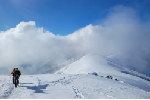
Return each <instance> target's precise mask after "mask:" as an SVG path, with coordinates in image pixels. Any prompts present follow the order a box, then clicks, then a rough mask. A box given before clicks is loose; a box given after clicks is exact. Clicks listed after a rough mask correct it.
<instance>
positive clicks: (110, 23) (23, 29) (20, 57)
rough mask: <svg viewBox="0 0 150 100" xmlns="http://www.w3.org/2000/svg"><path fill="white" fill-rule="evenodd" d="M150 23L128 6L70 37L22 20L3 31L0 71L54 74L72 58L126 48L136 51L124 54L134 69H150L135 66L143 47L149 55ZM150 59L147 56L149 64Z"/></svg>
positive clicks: (1, 35)
mask: <svg viewBox="0 0 150 100" xmlns="http://www.w3.org/2000/svg"><path fill="white" fill-rule="evenodd" d="M148 25H149V26H150V24H147V22H146V24H143V23H142V24H141V21H140V19H139V17H138V13H137V11H136V10H134V9H132V8H130V7H125V6H115V7H113V8H111V9H109V13H108V16H107V17H106V18H105V19H103V20H102V21H101V22H100V23H99V24H98V25H92V24H90V25H87V26H86V27H83V28H81V29H79V30H77V31H75V32H74V33H72V34H69V35H67V36H59V35H54V34H53V33H51V32H49V31H47V32H43V28H39V27H36V24H35V22H34V21H29V22H20V23H19V24H18V25H17V26H16V27H15V28H11V29H9V30H7V31H4V32H0V73H1V74H6V73H7V74H10V72H11V71H12V69H13V68H14V67H18V68H19V69H21V70H22V72H23V74H39V73H53V72H54V71H55V70H57V69H59V68H60V67H62V66H64V65H65V64H68V63H69V62H70V61H68V60H69V59H72V58H74V60H75V59H77V58H79V57H82V56H83V55H85V54H88V53H94V54H100V55H105V56H107V55H111V54H115V53H118V52H124V51H132V52H133V51H134V52H133V53H134V54H135V55H136V56H131V55H130V53H128V54H124V55H122V58H123V60H125V59H124V58H128V59H130V60H132V61H133V63H132V62H131V63H130V65H132V68H136V70H140V69H148V68H149V67H150V65H149V64H145V65H141V66H138V67H133V65H134V66H136V62H138V61H139V60H140V59H135V58H142V57H143V51H141V50H145V51H146V52H147V53H148V54H149V51H150V45H149V43H150V39H149V38H150V30H149V29H147V28H146V29H145V27H148ZM58 29H59V28H58ZM148 54H147V55H148ZM141 55H142V57H141ZM147 55H146V54H145V55H144V57H147ZM66 61H68V62H66ZM149 61H150V58H147V61H146V63H149ZM64 62H66V63H64ZM126 63H128V62H126ZM130 65H129V66H130ZM149 69H150V68H149ZM149 71H150V70H149ZM143 72H145V73H147V71H145V70H144V71H143Z"/></svg>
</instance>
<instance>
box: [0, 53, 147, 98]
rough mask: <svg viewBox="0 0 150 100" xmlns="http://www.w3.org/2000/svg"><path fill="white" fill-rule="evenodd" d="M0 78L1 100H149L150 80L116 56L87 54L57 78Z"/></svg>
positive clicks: (60, 71) (2, 76)
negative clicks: (115, 57)
mask: <svg viewBox="0 0 150 100" xmlns="http://www.w3.org/2000/svg"><path fill="white" fill-rule="evenodd" d="M19 80H20V83H19V85H18V87H17V88H15V87H14V84H12V77H11V76H6V75H0V90H1V91H0V99H150V77H149V76H146V75H144V74H141V73H139V72H137V71H133V70H131V69H129V68H127V67H125V65H124V66H123V63H119V62H118V61H116V59H114V57H113V56H100V55H94V54H88V55H85V56H83V57H82V58H80V59H78V60H77V61H75V62H73V63H71V64H68V65H67V66H65V67H63V68H61V69H59V70H58V71H56V72H55V73H54V74H37V75H21V77H20V79H19Z"/></svg>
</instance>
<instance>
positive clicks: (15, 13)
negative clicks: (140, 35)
mask: <svg viewBox="0 0 150 100" xmlns="http://www.w3.org/2000/svg"><path fill="white" fill-rule="evenodd" d="M117 5H123V6H127V7H132V8H133V9H135V10H136V11H137V12H138V14H139V18H140V20H141V21H142V22H146V21H148V20H149V19H150V6H149V5H150V0H0V31H6V30H8V29H10V28H13V27H15V26H16V25H17V24H19V23H20V22H21V21H25V22H28V21H35V22H36V26H37V27H43V28H44V31H50V32H52V33H53V34H55V35H57V34H59V35H61V36H65V35H68V34H71V33H73V32H74V31H76V30H78V29H80V28H82V27H85V26H86V25H89V24H93V25H96V24H99V22H100V21H101V20H102V19H104V18H105V17H106V16H107V14H108V12H109V9H110V8H111V7H114V6H117Z"/></svg>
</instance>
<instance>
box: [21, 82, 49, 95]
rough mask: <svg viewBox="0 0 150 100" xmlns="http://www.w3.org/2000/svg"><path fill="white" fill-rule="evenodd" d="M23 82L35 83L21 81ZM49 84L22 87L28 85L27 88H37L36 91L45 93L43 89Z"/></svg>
mask: <svg viewBox="0 0 150 100" xmlns="http://www.w3.org/2000/svg"><path fill="white" fill-rule="evenodd" d="M21 84H33V83H21ZM48 85H49V84H45V85H38V86H20V87H26V88H27V89H31V90H35V92H34V93H45V92H43V90H41V89H46V87H47V86H48Z"/></svg>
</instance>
